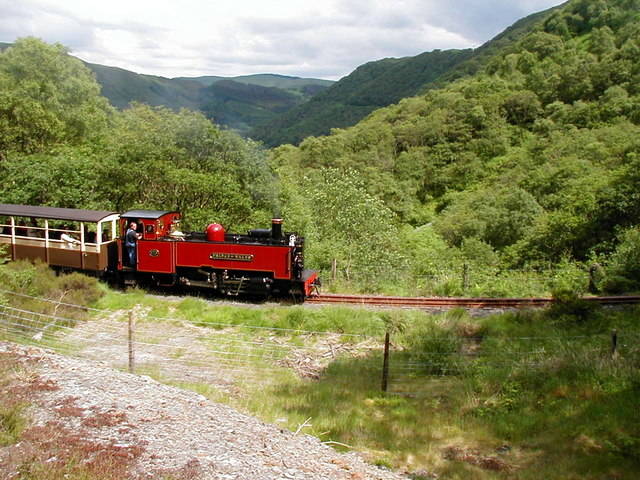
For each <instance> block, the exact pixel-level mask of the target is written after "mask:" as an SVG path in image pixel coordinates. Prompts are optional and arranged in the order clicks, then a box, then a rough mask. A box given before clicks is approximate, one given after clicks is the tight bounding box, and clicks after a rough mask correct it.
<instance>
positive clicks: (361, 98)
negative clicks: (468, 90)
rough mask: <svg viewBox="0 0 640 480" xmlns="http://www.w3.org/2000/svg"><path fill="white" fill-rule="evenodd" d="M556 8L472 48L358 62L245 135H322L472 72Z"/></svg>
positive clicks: (276, 138)
mask: <svg viewBox="0 0 640 480" xmlns="http://www.w3.org/2000/svg"><path fill="white" fill-rule="evenodd" d="M561 7H562V5H560V6H558V7H553V8H550V9H548V10H544V11H542V12H538V13H534V14H532V15H529V16H527V17H525V18H522V19H520V20H518V21H517V22H515V23H514V24H513V25H511V26H510V27H508V28H507V29H505V30H504V31H503V32H502V33H500V34H499V35H497V36H496V37H494V38H493V39H491V40H490V41H488V42H486V43H485V44H483V45H482V46H480V47H478V48H476V49H467V50H434V51H432V52H425V53H421V54H420V55H416V56H414V57H404V58H386V59H382V60H378V61H374V62H369V63H366V64H364V65H361V66H360V67H358V68H357V69H356V70H354V71H353V72H352V73H351V74H349V75H347V76H346V77H344V78H342V79H340V80H339V81H338V82H336V83H335V84H334V85H332V86H331V87H330V88H328V89H327V90H326V91H324V92H321V93H319V94H318V95H317V96H314V97H313V98H312V99H311V100H309V102H307V103H305V104H302V105H299V106H297V107H294V108H292V109H291V110H289V111H288V112H286V113H284V114H283V115H281V116H280V117H277V118H276V119H275V120H274V121H270V122H269V123H265V124H262V125H259V126H257V127H256V128H254V129H253V130H252V131H251V132H250V133H249V136H250V137H252V138H254V139H256V140H260V141H262V142H264V143H265V144H266V145H267V146H270V147H274V146H277V145H281V144H284V143H291V144H298V143H300V142H301V141H302V140H304V139H305V138H306V137H309V136H319V135H327V134H329V133H330V131H331V129H333V128H344V127H350V126H352V125H355V124H356V123H358V122H359V121H360V120H362V119H363V118H364V117H366V116H367V115H369V114H370V113H371V112H373V111H374V110H377V109H378V108H381V107H386V106H388V105H391V104H394V103H397V102H398V101H399V100H401V99H402V98H406V97H413V96H415V95H418V94H420V93H422V92H424V91H425V90H428V89H431V88H440V87H442V86H443V85H445V84H447V83H449V82H451V81H454V80H456V79H458V78H461V77H465V76H468V75H473V74H474V73H476V72H477V71H478V70H480V69H481V68H483V67H484V65H485V64H486V63H487V62H488V61H489V60H490V59H491V58H493V56H494V55H496V54H497V53H498V52H499V51H500V50H502V49H504V48H508V47H509V46H511V45H513V44H515V42H516V41H517V40H518V39H520V38H521V37H522V36H524V35H525V34H527V33H529V32H531V31H532V30H533V29H534V28H536V26H538V25H539V24H541V23H542V21H544V19H546V18H547V17H548V16H549V15H550V14H551V13H552V12H553V11H555V10H556V9H558V8H561Z"/></svg>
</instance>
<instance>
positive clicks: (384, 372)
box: [382, 330, 389, 392]
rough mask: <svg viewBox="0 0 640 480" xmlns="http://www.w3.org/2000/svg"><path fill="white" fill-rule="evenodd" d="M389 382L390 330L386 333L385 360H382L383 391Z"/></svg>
mask: <svg viewBox="0 0 640 480" xmlns="http://www.w3.org/2000/svg"><path fill="white" fill-rule="evenodd" d="M388 384H389V330H387V332H386V333H385V334H384V360H383V362H382V391H383V392H386V391H387V387H388Z"/></svg>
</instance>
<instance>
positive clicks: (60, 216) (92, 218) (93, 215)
mask: <svg viewBox="0 0 640 480" xmlns="http://www.w3.org/2000/svg"><path fill="white" fill-rule="evenodd" d="M0 215H4V216H10V217H31V218H48V219H52V220H70V221H76V222H94V223H95V222H100V221H103V220H106V219H109V217H113V216H115V217H117V216H118V214H117V213H116V212H110V211H108V210H81V209H77V208H58V207H41V206H38V207H36V206H32V205H12V204H7V203H0Z"/></svg>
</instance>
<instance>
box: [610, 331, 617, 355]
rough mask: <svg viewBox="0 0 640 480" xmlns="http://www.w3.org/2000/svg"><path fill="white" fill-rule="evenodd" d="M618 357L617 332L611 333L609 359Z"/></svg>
mask: <svg viewBox="0 0 640 480" xmlns="http://www.w3.org/2000/svg"><path fill="white" fill-rule="evenodd" d="M617 357H618V330H616V329H614V330H613V331H612V332H611V358H617Z"/></svg>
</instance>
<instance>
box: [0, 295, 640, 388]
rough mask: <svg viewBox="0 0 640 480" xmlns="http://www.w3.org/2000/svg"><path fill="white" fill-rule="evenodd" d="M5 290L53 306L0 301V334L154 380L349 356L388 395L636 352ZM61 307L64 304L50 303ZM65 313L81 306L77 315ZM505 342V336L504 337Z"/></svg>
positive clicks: (631, 341) (316, 367)
mask: <svg viewBox="0 0 640 480" xmlns="http://www.w3.org/2000/svg"><path fill="white" fill-rule="evenodd" d="M0 293H3V294H5V297H6V296H9V297H15V298H21V299H24V300H29V301H31V302H41V303H42V304H45V305H49V307H53V309H54V312H55V313H46V312H41V311H37V309H35V308H33V307H32V308H20V307H18V306H12V305H11V304H10V302H4V303H0V337H3V338H5V339H8V340H12V341H16V342H19V343H26V344H32V345H37V346H41V347H44V348H50V349H53V350H55V351H57V352H60V353H62V354H65V355H71V356H77V357H82V358H87V359H91V360H96V361H101V362H104V363H106V364H108V365H110V366H113V367H115V368H120V369H123V370H129V371H131V372H134V373H142V374H149V375H153V376H155V377H157V378H159V379H160V380H169V381H173V382H184V383H196V382H197V383H206V384H209V385H212V386H214V387H216V388H219V389H222V390H223V391H230V390H232V389H234V388H236V387H238V386H242V385H248V384H250V385H251V386H252V387H254V388H258V387H263V386H273V385H280V384H283V383H287V382H295V381H300V379H301V378H302V379H314V380H318V379H322V378H323V372H325V370H326V369H327V368H328V367H329V366H330V365H331V363H332V362H334V361H336V360H340V359H345V358H348V359H352V360H353V361H354V362H356V364H357V366H358V368H359V370H358V371H363V372H366V374H367V375H370V376H371V378H372V381H374V382H376V383H378V384H379V385H380V389H381V390H384V391H385V392H388V393H391V394H399V395H420V394H425V393H428V388H429V382H430V381H432V380H433V379H434V378H437V377H452V376H460V375H469V374H473V373H474V372H477V371H478V370H479V369H487V368H491V369H507V370H512V371H516V370H518V369H530V370H534V369H544V368H550V367H551V365H550V362H552V361H553V362H556V363H557V361H558V358H559V357H561V358H563V359H573V361H575V362H584V361H585V359H587V358H593V359H602V358H613V357H615V356H616V355H619V354H620V353H621V352H623V353H624V352H627V351H629V350H630V349H633V350H634V351H637V347H636V345H637V344H638V337H637V335H636V336H630V335H628V334H627V333H625V334H624V335H622V334H621V333H620V332H617V331H613V332H611V334H607V333H595V334H592V335H573V336H569V335H562V336H560V335H540V336H520V337H517V336H514V337H508V338H503V339H502V340H503V341H502V342H500V343H499V344H495V345H492V344H491V340H488V339H486V338H484V337H481V336H468V337H464V338H462V339H457V342H455V343H451V338H440V337H436V338H433V339H427V340H429V341H427V342H426V343H424V344H422V345H418V346H416V345H413V346H410V347H408V346H407V345H405V344H403V343H402V337H401V335H400V334H394V335H386V336H385V337H386V338H380V337H379V336H372V335H362V334H345V333H342V332H327V331H312V330H302V329H285V328H278V327H268V326H262V325H244V324H243V325H234V324H224V323H218V324H215V327H216V328H210V327H202V326H197V325H195V324H193V323H191V322H188V321H185V320H183V319H179V318H170V317H153V316H149V315H146V314H145V313H144V312H143V311H141V310H136V309H133V310H130V311H113V310H101V309H95V308H88V307H84V306H80V305H74V304H69V303H63V302H58V301H55V300H51V299H46V298H39V297H34V296H29V295H25V294H18V293H14V292H8V291H4V290H0ZM59 306H63V307H64V309H63V310H62V309H57V308H56V307H59ZM71 311H78V312H84V315H85V317H86V318H85V319H84V320H79V319H78V318H76V315H71V313H70V312H71ZM504 340H506V341H504Z"/></svg>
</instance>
